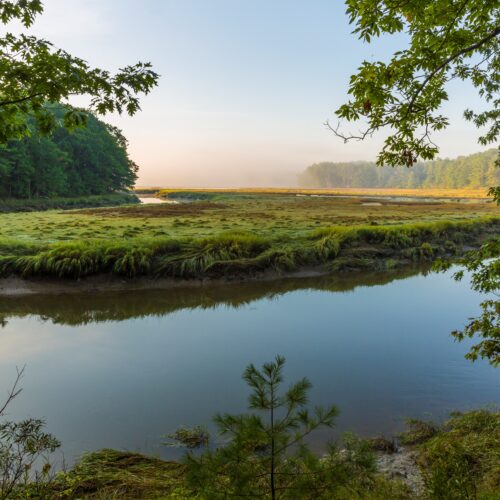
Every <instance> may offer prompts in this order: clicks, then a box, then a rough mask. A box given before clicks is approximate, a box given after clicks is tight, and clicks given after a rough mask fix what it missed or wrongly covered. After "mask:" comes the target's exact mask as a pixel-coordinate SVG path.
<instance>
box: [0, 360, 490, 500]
mask: <svg viewBox="0 0 500 500" xmlns="http://www.w3.org/2000/svg"><path fill="white" fill-rule="evenodd" d="M283 365H284V358H282V357H280V356H277V357H276V359H275V361H274V362H272V363H266V364H264V365H263V366H262V368H261V369H257V368H256V367H254V366H253V365H249V366H248V367H247V369H246V370H245V372H244V375H243V378H244V380H245V381H246V382H247V384H248V385H249V387H250V388H251V392H250V395H249V399H248V401H249V410H250V412H249V413H247V414H243V415H229V414H224V415H220V414H219V415H216V416H215V418H214V421H215V423H216V425H217V427H218V430H219V436H218V437H222V438H223V441H221V442H219V443H216V444H211V437H210V435H209V434H208V433H207V431H206V430H205V429H204V428H203V427H199V426H198V427H195V428H193V429H188V428H180V429H178V430H177V431H176V432H175V433H173V434H171V435H170V436H168V437H170V438H172V439H174V440H176V441H177V442H180V444H182V445H183V446H184V447H186V448H187V450H188V451H187V453H186V455H185V457H184V459H183V460H182V462H168V461H164V460H161V459H159V458H155V457H146V456H144V455H140V454H138V453H131V452H123V451H117V450H110V449H104V450H100V451H97V452H94V453H89V454H86V455H84V456H83V457H82V458H81V459H80V461H79V462H78V463H77V464H76V465H75V466H74V467H73V468H72V469H71V470H69V471H63V472H59V473H52V472H51V467H50V465H49V462H45V465H43V461H42V464H39V465H40V467H41V468H40V470H39V471H37V472H36V473H34V472H33V471H32V470H30V469H31V468H32V467H33V468H35V467H36V459H37V458H40V457H42V456H43V454H44V452H46V453H50V452H53V451H54V450H55V449H57V447H58V446H59V443H58V442H57V440H56V439H55V438H54V437H53V436H51V435H49V434H45V433H44V432H43V429H42V428H43V422H42V421H40V420H29V421H26V422H20V423H9V422H7V423H3V424H2V425H1V427H0V431H1V432H0V449H1V451H2V453H0V465H1V466H2V467H1V471H2V472H0V476H1V477H0V479H1V481H0V498H34V497H36V498H94V499H95V498H103V499H104V498H106V499H108V498H134V499H135V498H199V499H205V498H206V499H208V498H210V499H212V498H228V497H233V496H252V497H258V498H270V499H273V500H274V499H278V498H304V499H319V498H325V499H327V498H328V499H330V498H333V499H341V500H350V499H353V498H359V499H380V500H382V499H386V498H391V499H396V500H397V499H401V500H403V499H412V498H413V499H493V498H498V496H496V495H497V493H498V491H499V489H500V475H499V471H500V467H499V465H500V463H499V457H500V412H498V411H496V410H484V409H483V410H475V411H469V412H467V413H454V414H452V415H451V418H450V419H449V420H448V421H447V422H445V423H444V424H443V425H439V424H436V423H433V422H428V421H420V420H414V419H411V420H409V421H408V429H407V431H405V432H404V433H402V434H401V435H400V436H399V441H400V443H402V444H403V445H405V447H406V453H408V449H410V450H413V451H412V452H411V456H412V457H413V463H412V465H411V467H412V468H413V469H414V471H413V474H416V475H417V476H418V477H419V480H418V481H417V482H416V483H415V482H409V481H403V480H395V479H391V478H390V477H389V475H387V472H386V473H385V475H384V473H382V472H381V471H380V470H379V468H378V460H377V457H380V456H381V455H380V454H381V453H401V451H398V450H397V448H396V447H395V446H394V443H393V442H392V443H391V442H389V441H387V440H386V439H384V438H376V439H360V438H358V437H356V436H354V435H352V434H346V435H344V437H343V439H342V441H341V442H340V443H331V444H330V445H329V446H328V448H327V452H326V454H324V455H323V456H318V455H316V454H314V453H312V452H311V451H310V450H309V448H308V445H307V440H306V439H305V438H306V437H307V436H308V435H309V434H310V433H311V432H314V431H315V430H316V429H318V428H319V427H322V426H327V427H332V426H333V425H334V424H335V419H336V416H337V414H338V410H337V408H336V407H335V406H331V407H329V408H322V407H316V408H315V409H314V411H308V409H307V403H308V397H307V396H308V391H309V389H310V388H311V384H310V383H309V381H308V380H307V379H305V378H304V379H302V380H299V381H298V382H297V383H295V384H293V385H291V386H290V387H288V389H285V390H283V389H282V383H283ZM13 390H15V387H14V389H13ZM12 394H14V396H11V398H10V400H12V399H13V398H15V393H14V392H13V393H11V395H12ZM4 408H5V407H4ZM0 414H1V413H0ZM381 444H383V445H384V446H381ZM386 444H387V445H388V446H385V445H386ZM382 449H383V450H384V451H383V452H380V451H377V450H382ZM418 470H419V471H420V472H418ZM23 472H24V473H23Z"/></svg>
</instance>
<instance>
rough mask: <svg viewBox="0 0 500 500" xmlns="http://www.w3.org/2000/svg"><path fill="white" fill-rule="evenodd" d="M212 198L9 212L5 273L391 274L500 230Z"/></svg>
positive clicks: (377, 212) (262, 199) (491, 225)
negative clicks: (304, 271) (367, 271)
mask: <svg viewBox="0 0 500 500" xmlns="http://www.w3.org/2000/svg"><path fill="white" fill-rule="evenodd" d="M182 194H183V193H182ZM205 194H206V195H207V197H208V199H207V200H206V201H195V202H191V203H179V204H168V203H166V204H159V205H142V206H125V207H116V208H109V209H108V208H97V209H84V210H79V211H72V212H53V211H50V212H45V213H36V214H35V213H33V214H19V213H16V214H4V215H2V216H1V220H2V224H1V226H0V275H1V276H3V277H7V276H10V275H17V276H21V277H25V278H26V277H36V276H50V277H54V278H72V279H78V278H83V277H87V276H93V275H98V274H113V275H117V276H124V277H128V278H134V277H139V276H150V277H173V278H185V279H193V278H220V277H240V276H249V275H250V276H251V275H256V274H259V273H262V272H267V271H272V272H291V271H296V270H301V269H305V268H311V267H319V268H321V269H322V270H324V271H343V270H352V269H370V270H376V269H388V268H393V267H397V266H400V265H406V264H409V263H415V262H426V261H427V262H428V261H431V260H433V259H435V258H437V257H440V256H447V255H459V254H460V253H461V251H462V249H463V248H464V247H467V246H475V245H478V244H479V243H480V242H481V241H482V240H483V239H484V238H485V237H488V236H491V235H496V234H498V226H499V223H500V218H499V217H498V216H497V215H496V214H497V207H496V206H494V205H492V204H487V203H481V204H475V203H470V204H466V205H464V204H460V203H442V204H439V203H438V204H429V203H418V202H411V203H402V202H390V201H386V202H384V203H375V204H371V203H368V205H366V204H364V203H365V202H364V200H360V199H356V198H353V199H343V198H307V197H296V196H290V195H288V196H284V195H262V194H260V195H254V194H234V193H204V194H203V195H204V196H205ZM183 195H184V194H183ZM195 195H196V196H199V193H195Z"/></svg>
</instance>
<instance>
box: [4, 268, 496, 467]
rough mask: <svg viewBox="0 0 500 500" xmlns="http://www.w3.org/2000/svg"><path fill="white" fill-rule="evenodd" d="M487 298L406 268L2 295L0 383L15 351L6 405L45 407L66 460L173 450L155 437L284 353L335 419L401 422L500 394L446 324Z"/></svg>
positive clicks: (289, 372) (384, 425)
mask: <svg viewBox="0 0 500 500" xmlns="http://www.w3.org/2000/svg"><path fill="white" fill-rule="evenodd" d="M482 299H484V297H482V296H480V295H478V294H477V293H475V292H473V291H472V290H471V289H470V287H469V285H468V283H466V282H461V283H457V282H455V281H453V280H452V279H451V276H450V274H449V273H448V274H429V275H423V274H422V273H420V272H419V271H418V270H407V271H404V272H399V273H392V274H390V275H386V274H382V275H381V274H373V275H366V274H365V275H363V276H356V277H354V276H352V275H351V276H349V277H347V276H345V277H338V276H337V277H335V276H331V277H321V278H308V279H301V280H282V281H271V282H258V283H246V284H239V285H237V284H232V285H217V286H215V285H211V286H209V287H207V286H199V287H196V286H194V287H190V288H176V289H170V290H150V291H144V290H141V291H136V292H122V293H112V294H106V293H102V294H87V295H76V294H73V295H52V296H47V295H46V296H36V295H33V296H25V297H10V298H2V299H1V300H0V315H1V317H2V319H3V322H4V324H5V326H4V328H2V329H1V330H0V394H4V393H5V390H6V389H7V388H8V386H9V384H10V382H11V380H12V376H13V374H15V367H16V366H22V365H24V364H26V365H27V370H26V375H25V378H24V380H23V387H24V391H23V393H22V394H21V397H20V398H18V400H16V402H15V404H14V405H12V407H11V408H9V411H10V414H9V415H8V417H9V418H12V419H21V418H26V417H28V416H37V417H38V416H40V417H44V418H45V419H46V421H47V425H48V429H49V431H50V432H52V433H54V434H55V435H56V436H57V437H58V438H60V440H61V441H62V442H63V449H64V452H65V454H66V458H67V460H68V462H71V460H73V459H74V458H75V457H77V456H78V455H79V454H80V453H81V452H82V451H85V450H94V449H98V448H102V447H111V448H119V449H129V450H137V451H142V452H148V453H154V454H159V455H162V456H165V457H171V456H172V455H171V454H172V453H173V452H174V450H171V449H163V448H161V447H160V445H159V443H160V441H161V436H162V435H163V434H165V433H168V432H171V431H173V430H174V429H176V428H177V427H178V426H179V425H196V424H207V423H209V422H210V420H211V417H212V416H213V415H214V414H215V413H216V412H230V413H240V412H242V411H245V409H246V398H247V394H248V392H247V388H246V386H245V384H244V383H243V381H242V380H241V373H242V371H243V369H244V367H245V366H246V365H247V364H248V363H250V362H252V363H255V364H261V363H262V362H265V361H268V360H270V359H272V358H273V357H274V355H275V354H277V353H280V354H283V355H284V356H286V358H287V360H288V363H287V366H286V371H285V375H286V378H287V380H288V381H293V380H297V379H299V378H301V377H303V376H304V375H306V376H307V377H308V378H309V379H310V380H311V382H312V383H313V386H314V387H313V390H312V392H311V402H312V404H322V405H328V404H332V403H334V404H337V405H338V406H339V408H340V409H341V416H340V418H339V420H338V426H337V428H336V429H335V431H334V432H333V434H332V433H327V434H319V435H316V436H315V441H314V443H313V445H314V446H315V447H316V448H317V449H321V447H322V446H323V444H324V441H325V439H328V438H332V437H336V436H338V434H339V433H340V432H342V431H345V430H352V431H355V432H358V433H360V434H363V435H370V434H371V435H373V434H380V433H384V434H386V435H390V434H391V433H393V432H395V431H397V430H399V429H401V427H402V422H403V417H405V416H413V417H428V416H431V417H432V418H441V417H444V416H445V415H446V414H447V412H448V411H450V410H453V409H466V408H470V407H478V406H481V405H485V404H489V403H498V402H500V381H499V377H498V371H497V370H495V369H494V368H492V367H491V366H489V365H488V364H487V363H486V362H483V361H478V362H477V363H475V364H472V363H470V362H469V361H467V360H465V359H464V357H463V356H464V354H465V352H466V351H467V350H468V348H469V345H470V344H467V343H455V342H453V341H452V339H451V337H450V333H449V332H450V331H451V330H453V329H456V328H461V327H462V326H463V325H464V324H465V322H466V321H467V318H468V317H469V316H471V315H474V314H477V312H478V310H479V307H478V306H479V303H480V302H481V300H482Z"/></svg>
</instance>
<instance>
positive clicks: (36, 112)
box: [0, 0, 159, 144]
mask: <svg viewBox="0 0 500 500" xmlns="http://www.w3.org/2000/svg"><path fill="white" fill-rule="evenodd" d="M42 12H43V4H42V1H41V0H12V1H5V0H0V22H2V23H3V24H7V23H9V21H11V20H13V19H18V20H20V21H21V22H22V24H23V25H24V26H25V27H26V28H29V27H30V26H31V25H32V24H33V22H34V20H35V18H36V16H37V15H38V14H40V13H42ZM158 78H159V76H158V74H157V73H155V72H154V71H153V70H152V67H151V64H150V63H142V62H139V63H137V64H135V65H132V66H126V67H125V68H122V69H120V70H119V71H118V73H116V74H114V75H113V74H111V73H110V72H109V71H106V70H103V69H100V68H92V67H91V66H89V64H88V63H87V62H86V61H84V60H83V59H80V58H78V57H74V56H72V55H70V54H68V53H67V52H65V51H64V50H61V49H57V48H55V47H54V46H53V45H52V44H51V43H50V42H49V41H47V40H43V39H39V38H36V37H34V36H31V35H28V34H21V35H19V36H15V35H13V34H11V33H7V34H5V35H4V36H3V37H1V38H0V144H2V143H6V142H8V141H9V140H12V139H19V138H21V137H23V136H25V135H29V133H30V127H29V118H30V117H34V119H35V121H36V123H37V127H38V129H39V130H40V132H41V133H43V134H47V133H49V132H51V131H52V130H54V128H55V127H56V125H57V123H58V119H57V117H56V116H55V114H54V112H53V109H52V108H50V107H47V106H45V104H46V103H47V102H48V103H58V102H60V101H62V100H66V99H68V98H69V97H70V96H72V95H87V96H89V97H90V98H91V102H90V109H91V110H93V111H95V112H96V113H98V114H101V115H103V114H106V113H110V112H113V111H116V112H118V113H122V112H127V113H128V114H130V115H133V114H135V113H136V112H137V111H138V110H139V109H140V106H139V97H138V96H139V94H141V93H144V94H147V93H149V92H150V91H151V89H152V88H153V87H155V86H156V85H157V82H158ZM86 121H87V113H85V112H84V111H82V110H78V109H75V108H67V110H66V112H65V114H64V116H63V117H62V123H63V124H64V126H65V127H67V128H69V129H73V128H75V127H77V126H80V125H83V124H85V123H86Z"/></svg>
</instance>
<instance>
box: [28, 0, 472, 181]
mask: <svg viewBox="0 0 500 500" xmlns="http://www.w3.org/2000/svg"><path fill="white" fill-rule="evenodd" d="M351 29H352V28H351V26H349V24H348V20H347V17H346V15H345V9H344V4H343V2H342V1H341V0H301V1H299V0H142V1H141V2H136V1H132V0H100V1H97V0H46V1H45V13H44V14H43V15H42V16H41V17H40V18H39V20H38V21H37V23H36V25H35V26H34V28H33V29H32V30H31V31H33V32H34V33H36V34H38V35H40V36H44V37H46V38H48V39H50V40H51V41H53V42H54V43H55V44H56V45H57V46H60V47H61V48H64V49H66V50H68V51H70V52H72V53H73V54H75V55H78V56H80V57H83V58H84V59H86V60H88V61H89V63H91V64H93V65H97V66H103V67H106V68H109V69H116V68H118V67H120V66H124V65H126V64H130V63H134V62H136V61H138V60H143V61H151V62H152V63H153V65H154V67H155V69H156V70H157V71H158V72H159V73H160V74H161V75H162V78H161V80H160V86H159V87H158V88H157V89H155V90H154V91H153V93H152V94H150V95H149V96H147V97H146V98H144V99H143V101H142V112H141V113H140V114H139V115H136V116H135V117H133V118H130V117H119V116H109V117H106V120H107V121H109V122H111V123H113V124H115V125H117V126H119V127H120V128H122V129H123V131H124V133H125V135H126V136H127V137H128V139H129V141H130V151H131V154H132V156H133V158H134V160H135V161H136V162H137V163H138V164H139V165H140V166H141V169H140V177H139V182H138V184H139V185H176V186H181V185H184V186H196V185H198V186H203V185H204V186H240V185H241V186H242V185H256V186H265V185H269V186H270V185H293V184H294V183H295V181H296V174H297V173H298V172H300V171H301V170H303V169H304V168H305V167H307V166H308V165H309V164H311V163H314V162H318V161H323V160H329V161H347V160H371V159H374V158H375V156H376V153H377V151H378V149H379V148H380V145H381V143H382V140H383V135H379V136H377V137H375V138H374V139H372V140H369V141H366V142H362V143H352V144H348V145H345V144H343V143H342V142H341V141H339V140H338V139H336V138H335V137H333V136H332V134H331V133H329V132H328V131H327V130H326V129H325V127H324V125H323V123H324V121H325V120H326V119H328V118H330V119H334V116H333V111H334V110H335V109H336V108H337V107H338V106H339V105H340V104H341V103H342V102H343V101H344V100H345V99H346V89H347V84H348V80H349V76H350V75H351V74H352V73H353V72H355V70H356V68H357V67H358V66H359V64H360V63H361V61H362V60H363V59H373V58H376V59H388V58H389V57H390V55H391V54H392V52H394V51H395V50H398V49H400V48H402V47H404V44H405V37H404V36H403V35H398V36H393V37H387V38H384V39H382V40H378V41H376V43H374V44H371V45H366V44H363V43H361V42H360V41H359V40H358V39H357V38H356V37H355V36H354V35H351ZM82 102H83V101H82ZM471 102H472V103H474V102H476V98H475V97H474V92H473V90H472V89H471V87H469V86H468V85H466V84H465V85H461V84H453V86H452V88H451V89H450V102H449V103H448V104H447V106H446V108H445V112H446V114H447V115H448V116H450V118H451V120H452V124H453V125H452V126H451V127H449V128H448V129H447V131H446V132H443V133H441V134H439V135H438V136H436V139H437V141H438V143H439V145H440V146H441V156H442V157H446V156H448V157H455V156H458V155H461V154H469V153H472V152H475V151H478V150H480V149H481V148H480V147H479V146H478V144H477V142H476V141H477V136H478V132H477V131H476V130H475V129H474V127H473V126H471V125H470V124H468V123H466V122H464V120H463V119H462V118H461V114H462V111H463V108H464V107H466V106H469V105H471Z"/></svg>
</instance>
